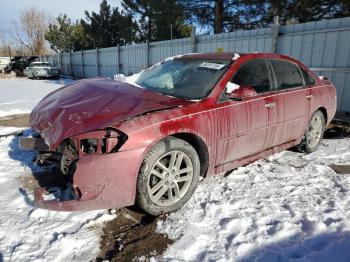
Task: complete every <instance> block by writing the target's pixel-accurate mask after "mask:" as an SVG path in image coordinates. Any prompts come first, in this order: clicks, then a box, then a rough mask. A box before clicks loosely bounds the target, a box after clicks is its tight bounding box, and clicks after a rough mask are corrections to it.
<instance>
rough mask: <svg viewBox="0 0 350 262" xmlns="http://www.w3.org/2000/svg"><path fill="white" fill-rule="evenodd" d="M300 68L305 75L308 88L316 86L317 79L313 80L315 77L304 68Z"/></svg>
mask: <svg viewBox="0 0 350 262" xmlns="http://www.w3.org/2000/svg"><path fill="white" fill-rule="evenodd" d="M299 68H300V71H301V73H302V74H303V78H304V81H305V85H306V86H313V85H315V79H313V77H312V76H311V75H310V74H309V73H308V72H307V71H305V70H304V69H303V68H302V67H299Z"/></svg>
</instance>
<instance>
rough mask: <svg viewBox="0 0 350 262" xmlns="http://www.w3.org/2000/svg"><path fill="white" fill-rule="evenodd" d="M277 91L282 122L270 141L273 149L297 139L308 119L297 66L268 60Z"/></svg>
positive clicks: (303, 85) (306, 97)
mask: <svg viewBox="0 0 350 262" xmlns="http://www.w3.org/2000/svg"><path fill="white" fill-rule="evenodd" d="M270 63H271V65H272V68H273V71H274V76H275V79H276V82H277V83H276V84H277V87H276V88H277V90H278V101H279V102H280V106H279V107H278V110H279V111H280V112H279V114H280V115H281V116H282V121H279V123H278V124H277V125H276V128H275V129H274V130H273V134H272V137H271V140H270V143H271V144H270V146H271V147H274V146H277V145H280V144H284V143H287V142H290V141H293V140H296V139H297V138H299V137H300V136H301V135H302V134H303V133H304V129H305V123H306V121H307V119H308V114H309V113H308V110H309V106H308V96H307V95H308V93H307V88H305V84H304V80H303V77H302V74H301V71H300V69H299V67H298V65H296V64H294V63H292V62H290V61H287V60H283V59H270Z"/></svg>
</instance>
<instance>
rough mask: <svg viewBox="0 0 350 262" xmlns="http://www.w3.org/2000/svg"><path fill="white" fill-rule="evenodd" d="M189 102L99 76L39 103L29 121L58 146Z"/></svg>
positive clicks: (65, 87)
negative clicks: (87, 133)
mask: <svg viewBox="0 0 350 262" xmlns="http://www.w3.org/2000/svg"><path fill="white" fill-rule="evenodd" d="M186 103H188V101H186V100H182V99H177V98H173V97H169V96H165V95H162V94H158V93H155V92H152V91H148V90H145V89H142V88H139V87H135V86H133V85H130V84H127V83H124V82H118V81H115V80H112V79H105V78H95V79H88V80H81V81H77V82H74V83H72V84H70V85H67V86H64V87H62V88H60V89H57V90H55V91H54V92H52V93H50V94H49V95H47V96H46V97H45V98H43V99H42V100H41V101H40V102H39V104H37V105H36V107H35V108H34V109H33V111H32V112H31V114H30V120H29V121H30V125H31V127H32V128H33V129H35V130H37V131H38V132H39V133H40V134H41V136H42V137H43V138H44V139H45V142H46V143H47V144H48V145H49V146H51V147H53V148H55V147H56V146H58V144H59V143H60V142H61V141H62V140H63V139H65V138H68V137H71V136H74V135H78V134H81V133H85V132H88V131H93V130H97V129H103V128H106V127H109V126H113V125H115V124H117V123H118V122H121V121H123V120H126V119H128V118H130V117H133V116H137V115H140V114H143V113H146V112H149V111H154V110H161V109H166V108H170V107H174V106H180V105H183V104H186Z"/></svg>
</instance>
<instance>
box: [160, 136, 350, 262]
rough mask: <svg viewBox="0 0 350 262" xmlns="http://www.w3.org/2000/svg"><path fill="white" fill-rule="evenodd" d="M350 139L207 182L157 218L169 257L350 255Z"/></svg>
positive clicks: (275, 158) (261, 162) (341, 258)
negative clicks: (342, 170) (342, 171)
mask: <svg viewBox="0 0 350 262" xmlns="http://www.w3.org/2000/svg"><path fill="white" fill-rule="evenodd" d="M330 164H350V139H349V138H347V139H332V140H331V139H330V140H324V141H323V144H322V145H321V147H320V149H319V150H318V151H317V152H315V153H312V154H309V155H305V154H302V153H296V152H292V151H284V152H282V153H279V154H275V155H273V156H271V157H269V158H267V159H265V160H259V161H257V162H254V163H252V164H250V165H248V166H246V167H240V168H238V169H237V170H235V171H233V172H232V173H230V174H229V175H228V176H226V177H224V176H223V175H219V176H217V177H211V178H208V179H207V180H205V181H204V182H203V183H201V184H200V186H199V187H198V189H197V191H196V193H195V194H194V196H193V197H192V199H191V200H190V201H189V203H188V204H187V205H186V206H185V207H184V208H183V209H181V210H180V211H178V212H176V213H173V214H171V215H169V216H168V218H167V219H166V220H165V222H160V223H159V224H158V231H159V232H162V233H166V234H167V235H168V236H169V237H170V238H171V239H174V240H176V242H175V243H174V244H173V245H171V246H170V247H169V248H168V250H167V251H166V253H165V255H164V258H163V259H162V260H165V261H167V260H169V261H178V260H180V261H182V260H184V261H269V262H273V261H350V249H349V246H350V220H349V218H350V191H349V190H350V174H347V175H338V174H336V173H335V172H334V171H333V170H332V169H331V168H330V167H328V165H330Z"/></svg>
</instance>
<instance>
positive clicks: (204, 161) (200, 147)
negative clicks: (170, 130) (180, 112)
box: [172, 133, 209, 177]
mask: <svg viewBox="0 0 350 262" xmlns="http://www.w3.org/2000/svg"><path fill="white" fill-rule="evenodd" d="M172 136H173V137H176V138H179V139H182V140H185V141H186V142H187V143H189V144H190V145H191V146H193V148H194V149H195V150H196V152H197V154H198V157H199V161H200V163H201V170H200V175H201V176H203V177H204V176H205V175H206V173H207V170H208V166H209V153H208V148H207V146H206V144H205V143H204V141H203V140H202V139H201V138H200V137H198V136H197V135H195V134H191V133H177V134H174V135H172Z"/></svg>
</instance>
